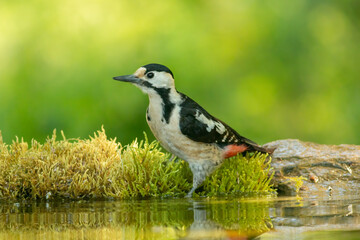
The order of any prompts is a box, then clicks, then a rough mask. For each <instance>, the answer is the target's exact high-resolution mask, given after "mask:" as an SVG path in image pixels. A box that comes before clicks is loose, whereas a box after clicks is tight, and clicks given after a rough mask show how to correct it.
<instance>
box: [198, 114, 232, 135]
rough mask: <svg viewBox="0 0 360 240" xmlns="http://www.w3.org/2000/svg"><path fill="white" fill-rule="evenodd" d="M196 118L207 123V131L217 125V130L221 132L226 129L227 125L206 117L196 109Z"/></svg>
mask: <svg viewBox="0 0 360 240" xmlns="http://www.w3.org/2000/svg"><path fill="white" fill-rule="evenodd" d="M195 118H196V119H197V120H198V121H200V122H202V123H203V124H205V125H206V131H208V132H211V130H213V129H214V127H216V128H215V130H216V131H217V132H218V133H219V134H223V133H224V132H225V131H226V129H225V126H224V125H223V124H222V123H220V122H217V121H213V120H211V119H208V118H207V117H205V115H204V114H202V113H200V112H199V111H196V114H195Z"/></svg>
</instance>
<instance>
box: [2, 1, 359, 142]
mask: <svg viewBox="0 0 360 240" xmlns="http://www.w3.org/2000/svg"><path fill="white" fill-rule="evenodd" d="M359 29H360V1H358V0H353V1H350V0H343V1H331V0H330V1H325V0H323V1H322V0H319V1H313V0H307V1H304V0H302V1H300V0H292V1H256V0H255V1H237V0H229V1H216V0H206V1H205V0H202V1H195V0H194V1H190V0H185V1H184V0H173V1H156V0H155V1H138V0H132V1H130V0H129V1H119V0H107V1H101V0H88V1H85V0H62V1H45V0H28V1H19V0H12V1H9V0H5V1H4V0H3V1H1V7H0V130H1V131H2V135H3V137H4V140H5V141H6V142H10V141H11V140H12V139H14V137H15V136H19V137H24V139H25V140H26V141H29V140H31V138H35V139H38V140H40V141H43V140H44V139H45V138H46V136H48V135H50V134H51V132H52V130H53V129H54V128H56V129H58V130H64V131H65V135H66V136H67V137H81V138H85V137H88V136H89V135H90V134H92V133H93V132H94V131H95V130H98V129H100V127H101V125H102V124H103V125H104V127H105V129H106V131H107V134H108V136H110V137H117V139H118V140H119V141H121V142H122V143H124V144H126V143H129V141H131V140H133V139H134V138H136V137H140V138H142V132H143V131H146V132H147V133H148V135H149V136H151V137H152V134H151V133H150V130H149V128H148V126H147V125H146V121H145V110H146V107H147V104H148V99H147V96H145V95H143V94H142V93H141V91H140V90H139V89H137V88H135V87H134V86H132V85H130V84H125V83H120V82H117V81H113V80H112V77H113V76H117V75H124V74H131V73H133V72H134V71H135V70H136V69H137V68H138V67H140V66H142V65H145V64H148V63H161V64H164V65H166V66H168V67H169V68H170V69H171V70H172V71H173V73H174V75H175V81H176V86H177V89H178V90H179V91H181V92H183V93H185V94H187V95H189V96H190V97H191V98H193V99H194V100H196V101H197V102H199V103H200V104H201V105H202V106H203V107H204V108H205V109H207V110H208V111H209V112H210V113H211V114H213V115H215V116H216V117H218V118H220V119H222V120H223V121H225V122H227V123H228V124H229V125H230V126H232V127H233V128H235V129H236V130H237V131H238V132H239V133H240V134H242V135H244V136H246V137H248V138H250V139H252V140H254V141H256V142H258V143H261V144H263V143H266V142H269V141H272V140H277V139H283V138H299V139H302V140H308V141H315V142H320V143H327V144H331V143H333V144H340V143H353V144H360V120H359V119H360V68H359V60H360V58H359V56H360V31H359Z"/></svg>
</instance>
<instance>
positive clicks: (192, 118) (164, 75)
mask: <svg viewBox="0 0 360 240" xmlns="http://www.w3.org/2000/svg"><path fill="white" fill-rule="evenodd" d="M113 79H114V80H118V81H122V82H129V83H132V84H133V85H135V86H136V87H138V88H140V89H141V90H142V91H143V92H144V93H146V94H147V95H148V96H149V106H148V108H147V110H146V121H147V123H148V125H149V127H150V129H151V131H152V132H153V134H154V136H155V138H156V139H157V140H158V141H159V142H160V144H161V145H162V146H163V147H164V148H165V149H166V150H167V151H169V152H170V153H172V154H174V155H175V156H177V157H179V158H181V159H184V160H185V161H187V162H188V163H189V166H190V169H191V171H192V173H193V187H192V189H191V190H190V192H189V193H188V194H187V195H186V197H191V196H192V194H193V192H194V191H195V190H196V189H197V188H198V187H199V186H200V185H201V184H202V183H203V182H204V180H205V179H206V177H207V176H208V175H210V174H211V173H212V172H213V171H214V170H215V169H216V168H217V167H218V166H219V165H220V164H221V163H222V162H223V161H224V159H226V158H229V157H232V156H235V155H237V154H239V153H243V152H255V151H258V152H262V153H267V152H268V151H267V150H266V149H264V148H263V147H261V146H259V145H258V144H256V143H255V142H253V141H251V140H250V139H247V138H245V137H243V136H241V135H240V134H239V133H237V132H236V131H235V130H234V129H232V128H231V127H230V126H228V125H227V124H226V123H224V122H222V121H221V120H219V119H217V118H215V117H213V116H212V115H210V114H209V113H208V112H207V111H206V110H205V109H204V108H202V107H201V106H200V105H199V104H198V103H196V102H195V101H194V100H192V99H191V98H189V97H188V96H186V95H185V94H183V93H181V92H178V91H177V90H176V88H175V82H174V75H173V73H172V72H171V71H170V69H169V68H167V67H166V66H164V65H160V64H155V63H152V64H147V65H145V66H142V67H140V68H139V69H137V70H136V71H135V73H134V74H131V75H124V76H118V77H114V78H113Z"/></svg>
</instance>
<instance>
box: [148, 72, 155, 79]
mask: <svg viewBox="0 0 360 240" xmlns="http://www.w3.org/2000/svg"><path fill="white" fill-rule="evenodd" d="M146 76H147V77H148V78H153V77H154V73H153V72H149V73H148V74H146Z"/></svg>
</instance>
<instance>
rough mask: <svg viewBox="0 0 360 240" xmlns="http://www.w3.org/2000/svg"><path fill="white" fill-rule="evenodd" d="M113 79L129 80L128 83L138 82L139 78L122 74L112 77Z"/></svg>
mask: <svg viewBox="0 0 360 240" xmlns="http://www.w3.org/2000/svg"><path fill="white" fill-rule="evenodd" d="M113 79H114V80H118V81H122V82H130V83H138V82H140V78H138V77H136V76H135V75H133V74H131V75H124V76H118V77H113Z"/></svg>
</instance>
